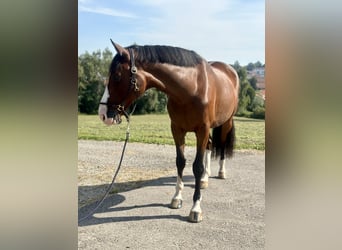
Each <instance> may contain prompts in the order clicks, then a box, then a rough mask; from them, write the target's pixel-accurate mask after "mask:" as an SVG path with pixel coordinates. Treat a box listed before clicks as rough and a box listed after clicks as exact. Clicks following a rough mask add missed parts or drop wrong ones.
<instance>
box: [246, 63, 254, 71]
mask: <svg viewBox="0 0 342 250" xmlns="http://www.w3.org/2000/svg"><path fill="white" fill-rule="evenodd" d="M246 69H247V70H248V71H252V70H253V69H255V65H254V63H249V64H248V65H247V67H246Z"/></svg>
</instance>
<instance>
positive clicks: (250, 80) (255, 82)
mask: <svg viewBox="0 0 342 250" xmlns="http://www.w3.org/2000/svg"><path fill="white" fill-rule="evenodd" d="M248 81H249V84H250V85H251V86H252V88H253V89H254V90H257V89H258V87H257V82H258V80H257V79H256V77H255V76H253V77H252V78H250V79H248Z"/></svg>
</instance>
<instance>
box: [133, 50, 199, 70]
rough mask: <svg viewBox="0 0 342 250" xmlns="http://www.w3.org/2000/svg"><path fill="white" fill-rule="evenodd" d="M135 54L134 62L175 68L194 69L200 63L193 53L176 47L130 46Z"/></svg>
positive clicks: (196, 55) (197, 56)
mask: <svg viewBox="0 0 342 250" xmlns="http://www.w3.org/2000/svg"><path fill="white" fill-rule="evenodd" d="M129 48H133V49H134V50H135V52H136V53H137V58H136V60H137V61H139V62H141V63H168V64H172V65H176V66H184V67H194V66H196V65H198V64H200V63H201V62H202V58H201V57H200V56H199V55H198V54H197V53H196V52H194V51H191V50H186V49H182V48H178V47H171V46H162V45H154V46H151V45H145V46H137V45H132V46H129V47H127V49H129Z"/></svg>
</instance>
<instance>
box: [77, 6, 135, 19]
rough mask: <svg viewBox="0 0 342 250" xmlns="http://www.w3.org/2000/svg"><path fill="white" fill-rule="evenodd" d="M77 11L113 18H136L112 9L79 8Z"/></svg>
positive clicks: (130, 14)
mask: <svg viewBox="0 0 342 250" xmlns="http://www.w3.org/2000/svg"><path fill="white" fill-rule="evenodd" d="M79 11H83V12H91V13H96V14H101V15H107V16H114V17H125V18H137V16H136V15H134V14H132V13H129V12H125V11H120V10H114V9H110V8H103V7H86V6H80V7H79Z"/></svg>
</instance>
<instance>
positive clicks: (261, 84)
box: [247, 67, 266, 100]
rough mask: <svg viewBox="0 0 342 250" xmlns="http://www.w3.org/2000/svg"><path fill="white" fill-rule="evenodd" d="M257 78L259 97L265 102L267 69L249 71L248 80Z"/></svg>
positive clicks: (260, 68)
mask: <svg viewBox="0 0 342 250" xmlns="http://www.w3.org/2000/svg"><path fill="white" fill-rule="evenodd" d="M252 77H255V78H256V79H257V83H256V86H257V88H258V90H259V95H260V96H261V97H262V98H263V99H264V100H265V89H266V83H265V68H264V67H259V68H255V69H253V70H250V71H247V79H250V78H252Z"/></svg>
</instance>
